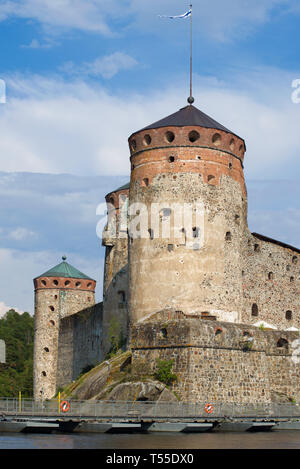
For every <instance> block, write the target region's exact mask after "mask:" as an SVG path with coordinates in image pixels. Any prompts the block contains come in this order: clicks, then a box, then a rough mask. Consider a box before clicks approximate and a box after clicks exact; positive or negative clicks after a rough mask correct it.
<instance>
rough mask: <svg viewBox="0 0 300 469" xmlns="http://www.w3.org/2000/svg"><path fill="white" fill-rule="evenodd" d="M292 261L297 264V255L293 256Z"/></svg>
mask: <svg viewBox="0 0 300 469" xmlns="http://www.w3.org/2000/svg"><path fill="white" fill-rule="evenodd" d="M292 262H293V264H297V262H298V257H297V256H294V257H293V259H292Z"/></svg>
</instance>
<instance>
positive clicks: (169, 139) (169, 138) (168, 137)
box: [165, 131, 175, 143]
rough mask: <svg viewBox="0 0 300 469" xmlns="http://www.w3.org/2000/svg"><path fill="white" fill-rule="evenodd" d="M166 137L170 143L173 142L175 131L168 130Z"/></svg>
mask: <svg viewBox="0 0 300 469" xmlns="http://www.w3.org/2000/svg"><path fill="white" fill-rule="evenodd" d="M165 137H166V140H167V142H168V143H172V142H174V140H175V135H174V134H173V132H170V131H168V132H166V135H165Z"/></svg>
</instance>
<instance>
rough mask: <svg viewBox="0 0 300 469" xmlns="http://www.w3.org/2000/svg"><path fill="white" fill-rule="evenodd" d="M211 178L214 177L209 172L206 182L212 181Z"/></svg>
mask: <svg viewBox="0 0 300 469" xmlns="http://www.w3.org/2000/svg"><path fill="white" fill-rule="evenodd" d="M213 179H215V176H213V175H212V174H210V175H209V176H208V178H207V180H208V182H210V181H212V180H213Z"/></svg>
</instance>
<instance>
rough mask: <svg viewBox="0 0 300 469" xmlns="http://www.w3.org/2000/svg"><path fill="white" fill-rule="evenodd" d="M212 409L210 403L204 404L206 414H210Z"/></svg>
mask: <svg viewBox="0 0 300 469" xmlns="http://www.w3.org/2000/svg"><path fill="white" fill-rule="evenodd" d="M213 410H214V407H213V405H212V404H206V406H205V412H206V413H207V414H211V413H212V412H213Z"/></svg>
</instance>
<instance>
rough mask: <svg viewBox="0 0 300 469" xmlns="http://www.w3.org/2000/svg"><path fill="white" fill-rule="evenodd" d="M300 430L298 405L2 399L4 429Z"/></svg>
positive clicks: (0, 410)
mask: <svg viewBox="0 0 300 469" xmlns="http://www.w3.org/2000/svg"><path fill="white" fill-rule="evenodd" d="M284 428H287V429H300V406H299V405H298V404H292V403H287V404H275V403H270V404H265V403H264V404H262V403H257V404H239V403H214V402H209V401H207V402H201V403H195V404H193V403H185V402H160V401H156V402H151V401H133V402H124V401H121V402H120V401H119V402H116V401H95V400H88V401H87V400H86V401H81V400H73V399H71V400H69V401H66V400H65V401H61V400H59V399H51V400H45V401H34V400H32V399H8V398H7V399H3V398H2V399H0V432H7V431H22V432H44V431H45V432H53V431H55V432H56V431H61V432H96V433H97V432H98V433H103V432H122V431H126V432H132V431H142V432H150V431H181V432H203V431H262V430H276V429H284Z"/></svg>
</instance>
